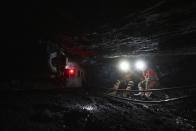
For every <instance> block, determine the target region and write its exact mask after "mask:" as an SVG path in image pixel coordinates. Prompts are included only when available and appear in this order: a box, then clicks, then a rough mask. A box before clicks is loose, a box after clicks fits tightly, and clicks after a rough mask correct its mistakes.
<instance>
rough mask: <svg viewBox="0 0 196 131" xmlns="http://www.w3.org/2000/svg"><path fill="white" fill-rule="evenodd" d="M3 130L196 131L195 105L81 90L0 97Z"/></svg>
mask: <svg viewBox="0 0 196 131" xmlns="http://www.w3.org/2000/svg"><path fill="white" fill-rule="evenodd" d="M0 97H1V100H0V101H1V109H0V116H1V119H2V120H3V121H2V129H5V130H6V131H7V130H12V131H14V130H20V131H23V130H28V131H35V130H36V131H41V130H44V131H56V130H58V131H61V130H62V131H63V130H68V131H77V130H103V129H104V130H122V131H124V130H138V131H140V130H141V131H144V130H145V131H148V130H149V131H150V130H161V131H162V130H182V131H183V130H184V131H185V130H186V131H187V130H191V131H193V130H195V126H196V110H195V109H196V108H195V105H194V104H195V103H193V102H191V101H189V100H184V101H180V102H177V103H170V104H166V105H141V104H139V105H137V104H132V103H126V102H123V103H121V102H119V101H116V100H113V99H109V98H105V97H102V96H97V95H92V94H91V95H85V92H83V91H82V90H72V91H66V90H65V91H64V92H63V93H60V92H58V93H54V92H53V93H52V92H50V93H49V92H47V93H46V92H45V93H43V92H42V93H40V92H39V91H38V92H34V93H32V92H31V93H30V92H22V93H21V92H17V93H16V92H12V93H4V94H1V96H0Z"/></svg>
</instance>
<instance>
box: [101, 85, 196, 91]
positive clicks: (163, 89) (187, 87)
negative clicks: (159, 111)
mask: <svg viewBox="0 0 196 131" xmlns="http://www.w3.org/2000/svg"><path fill="white" fill-rule="evenodd" d="M193 88H195V89H196V85H190V86H182V87H170V88H161V89H149V90H126V89H114V88H102V89H105V90H114V91H128V92H153V91H165V90H176V89H193Z"/></svg>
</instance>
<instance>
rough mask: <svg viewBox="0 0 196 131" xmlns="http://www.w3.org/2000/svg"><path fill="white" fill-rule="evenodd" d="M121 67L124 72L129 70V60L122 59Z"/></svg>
mask: <svg viewBox="0 0 196 131" xmlns="http://www.w3.org/2000/svg"><path fill="white" fill-rule="evenodd" d="M119 69H120V70H121V71H123V72H127V71H129V70H130V64H129V62H128V61H125V60H123V61H121V62H120V63H119Z"/></svg>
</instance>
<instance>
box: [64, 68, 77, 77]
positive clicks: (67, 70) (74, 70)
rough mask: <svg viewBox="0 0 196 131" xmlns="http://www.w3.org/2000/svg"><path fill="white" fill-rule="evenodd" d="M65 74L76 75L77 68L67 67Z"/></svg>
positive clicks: (67, 75) (68, 75)
mask: <svg viewBox="0 0 196 131" xmlns="http://www.w3.org/2000/svg"><path fill="white" fill-rule="evenodd" d="M64 75H65V76H66V77H75V76H76V69H74V68H71V69H65V71H64Z"/></svg>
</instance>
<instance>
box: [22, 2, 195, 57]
mask: <svg viewBox="0 0 196 131" xmlns="http://www.w3.org/2000/svg"><path fill="white" fill-rule="evenodd" d="M71 2H72V1H71ZM40 3H41V2H39V3H36V2H35V3H33V4H32V3H31V4H30V5H29V6H26V8H25V11H24V16H25V19H24V23H25V24H24V25H27V29H29V27H30V28H32V29H30V30H31V31H26V32H31V34H28V33H26V32H25V35H26V36H25V37H24V38H27V39H29V40H32V39H34V38H35V37H42V38H43V37H45V36H47V38H48V39H50V38H51V36H52V35H53V34H58V33H62V34H63V33H64V32H76V33H80V32H82V34H83V35H85V36H86V37H87V38H88V42H86V43H85V42H81V43H79V44H78V45H77V46H78V47H81V49H84V50H89V51H94V52H95V53H96V54H97V56H104V57H110V56H111V57H112V56H119V55H134V54H150V53H162V52H163V53H165V52H166V53H174V54H196V49H195V48H196V46H195V41H196V37H195V35H196V1H195V0H189V1H179V0H160V1H157V0H148V1H146V0H143V1H142V0H135V1H129V2H122V1H119V2H117V3H115V2H111V1H110V2H109V1H104V0H99V1H93V2H83V1H81V2H77V1H73V3H66V2H64V3H61V4H57V2H56V3H55V4H54V3H49V2H48V3H49V4H48V3H41V4H40ZM32 32H33V33H32ZM43 34H44V35H43ZM65 34H66V33H65ZM68 34H69V33H68ZM73 37H74V35H73ZM38 39H39V38H38ZM29 40H27V41H29ZM28 43H29V42H28ZM32 43H33V42H32ZM73 46H75V45H73Z"/></svg>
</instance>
